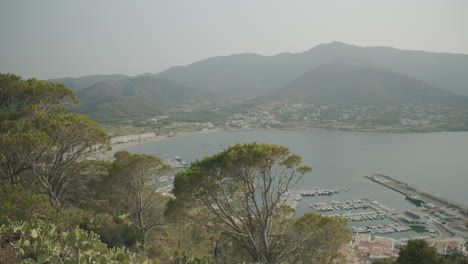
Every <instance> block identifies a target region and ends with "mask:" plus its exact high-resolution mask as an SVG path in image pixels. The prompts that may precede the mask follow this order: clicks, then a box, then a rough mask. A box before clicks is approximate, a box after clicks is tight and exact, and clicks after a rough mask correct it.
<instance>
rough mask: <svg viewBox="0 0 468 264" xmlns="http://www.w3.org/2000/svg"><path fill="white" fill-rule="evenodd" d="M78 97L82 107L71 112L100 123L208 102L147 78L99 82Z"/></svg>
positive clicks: (168, 83)
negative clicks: (181, 105)
mask: <svg viewBox="0 0 468 264" xmlns="http://www.w3.org/2000/svg"><path fill="white" fill-rule="evenodd" d="M76 95H77V97H78V100H80V102H81V103H80V105H79V106H78V107H77V108H74V109H72V110H74V111H76V112H79V113H83V114H85V115H87V116H89V117H91V118H92V119H94V120H97V121H112V120H119V119H122V118H142V117H148V116H154V115H155V114H158V113H161V112H163V111H164V110H166V109H167V108H169V107H172V106H175V105H180V104H187V103H195V102H201V101H203V100H205V99H206V98H209V96H208V95H207V94H204V93H200V92H196V91H193V90H192V89H190V88H187V87H186V86H184V85H182V84H180V83H178V82H175V81H170V80H165V79H161V78H156V77H153V76H146V75H145V76H139V77H133V78H127V79H124V80H120V81H104V82H100V83H98V84H95V85H93V86H91V87H88V88H86V89H82V90H79V91H77V92H76Z"/></svg>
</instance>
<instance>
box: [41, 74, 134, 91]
mask: <svg viewBox="0 0 468 264" xmlns="http://www.w3.org/2000/svg"><path fill="white" fill-rule="evenodd" d="M127 78H130V76H127V75H124V74H111V75H103V74H101V75H89V76H83V77H78V78H71V77H67V78H60V79H50V80H47V81H50V82H59V83H63V84H65V86H67V87H68V88H70V89H72V90H74V91H79V90H81V89H84V88H88V87H90V86H93V85H95V84H97V83H100V82H103V81H120V80H123V79H127Z"/></svg>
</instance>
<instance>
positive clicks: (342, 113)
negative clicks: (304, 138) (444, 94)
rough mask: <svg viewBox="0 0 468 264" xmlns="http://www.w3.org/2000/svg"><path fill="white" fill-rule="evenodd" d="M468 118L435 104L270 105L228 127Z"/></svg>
mask: <svg viewBox="0 0 468 264" xmlns="http://www.w3.org/2000/svg"><path fill="white" fill-rule="evenodd" d="M463 120H465V121H466V120H468V110H462V109H459V108H452V107H448V106H442V105H433V104H411V105H409V104H408V105H403V106H398V107H397V106H394V107H388V106H381V105H365V106H360V105H314V104H267V105H262V106H258V107H256V108H253V109H251V110H249V111H248V112H246V113H237V114H234V115H231V116H230V117H229V118H228V119H227V120H226V122H225V126H226V127H227V128H232V129H253V128H269V127H280V126H283V125H286V126H287V125H288V124H301V125H305V126H310V127H325V128H334V129H343V130H359V129H372V128H379V127H387V128H393V129H411V128H428V129H430V128H437V127H438V126H440V125H447V124H449V123H461V124H463V125H466V124H465V123H464V121H463Z"/></svg>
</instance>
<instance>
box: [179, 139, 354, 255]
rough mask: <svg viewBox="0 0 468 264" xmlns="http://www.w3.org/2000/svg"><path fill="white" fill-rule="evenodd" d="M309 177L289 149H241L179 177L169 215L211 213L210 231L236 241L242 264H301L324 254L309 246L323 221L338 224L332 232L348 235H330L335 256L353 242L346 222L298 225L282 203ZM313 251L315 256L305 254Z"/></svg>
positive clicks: (308, 220)
mask: <svg viewBox="0 0 468 264" xmlns="http://www.w3.org/2000/svg"><path fill="white" fill-rule="evenodd" d="M310 171H311V168H310V167H307V166H302V165H301V157H299V156H297V155H294V154H291V153H290V152H289V150H288V149H287V148H285V147H281V146H277V145H271V144H256V143H252V144H237V145H235V146H233V147H230V148H228V149H227V150H225V151H223V152H221V153H218V154H215V155H213V156H210V157H206V158H204V159H203V160H201V161H196V162H194V163H192V165H191V167H190V168H189V169H188V170H186V171H182V172H179V173H177V174H176V177H175V182H174V190H173V192H174V194H175V196H176V199H175V200H174V201H173V202H172V205H171V206H172V208H171V209H173V210H174V208H177V204H184V205H185V206H188V207H189V210H190V208H191V209H193V208H194V207H192V206H195V204H194V202H197V203H198V205H199V206H201V207H202V208H204V209H206V210H207V211H208V212H210V213H211V214H212V215H213V216H214V217H215V219H216V221H213V222H211V223H207V225H208V226H209V227H210V228H212V229H215V230H218V231H219V232H222V234H224V235H225V236H226V237H229V238H230V239H232V241H233V242H234V243H236V244H237V245H238V246H239V247H240V248H242V249H243V250H244V251H245V255H246V256H248V257H246V258H244V259H240V260H238V261H255V262H259V263H280V262H282V261H286V260H287V261H289V262H291V263H293V262H297V263H300V261H302V260H303V258H302V257H303V256H304V257H305V256H306V255H308V256H309V257H310V256H311V255H310V254H314V253H318V252H320V250H319V249H318V248H314V247H313V246H312V243H311V242H313V240H315V239H318V237H316V234H317V232H316V231H318V230H317V229H316V228H313V226H314V225H316V224H317V223H319V222H320V221H322V220H324V221H329V222H330V224H331V223H332V222H335V223H336V225H335V226H334V229H336V230H338V232H339V233H340V234H344V235H343V236H337V234H336V233H334V232H333V233H331V237H330V238H329V239H330V241H333V239H336V240H335V241H337V242H338V243H336V244H335V243H333V247H332V248H333V249H330V250H331V251H333V250H336V249H337V247H339V246H341V244H342V243H344V241H345V240H346V239H348V238H349V237H348V235H347V234H348V233H347V232H346V230H347V229H346V227H345V226H346V224H345V223H346V222H345V221H341V220H337V219H331V218H330V219H328V218H322V217H321V216H318V215H306V216H304V217H303V218H300V219H298V220H297V221H294V220H293V219H292V218H290V217H289V216H290V214H291V208H289V207H287V206H284V205H283V202H282V199H284V197H285V195H286V194H287V192H288V191H289V190H290V188H291V187H293V186H294V184H296V183H297V182H298V181H299V180H300V179H301V178H302V176H303V175H305V174H306V173H308V172H310ZM193 212H195V213H196V212H200V210H199V209H196V210H193ZM324 226H326V225H324ZM330 226H332V225H330ZM327 230H328V229H327ZM297 239H300V240H297ZM343 239H345V240H343ZM293 241H294V242H293ZM312 249H313V250H315V251H314V252H313V253H306V252H307V251H310V250H312ZM327 261H328V260H327ZM323 263H328V262H323Z"/></svg>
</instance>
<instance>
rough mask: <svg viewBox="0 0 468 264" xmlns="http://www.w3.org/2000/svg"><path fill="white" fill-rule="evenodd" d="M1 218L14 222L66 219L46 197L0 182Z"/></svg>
mask: <svg viewBox="0 0 468 264" xmlns="http://www.w3.org/2000/svg"><path fill="white" fill-rule="evenodd" d="M0 201H1V202H0V216H3V217H8V218H9V219H11V220H13V221H20V220H24V219H32V218H39V219H43V220H48V221H52V222H59V221H63V220H64V219H65V215H64V214H63V213H59V212H57V210H56V209H55V208H53V207H52V206H51V205H50V203H49V201H48V197H47V196H46V195H38V194H31V193H30V192H27V191H25V190H24V189H23V187H22V186H20V185H15V184H9V183H8V182H5V181H3V182H2V181H0Z"/></svg>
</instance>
